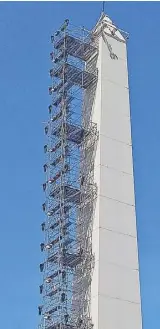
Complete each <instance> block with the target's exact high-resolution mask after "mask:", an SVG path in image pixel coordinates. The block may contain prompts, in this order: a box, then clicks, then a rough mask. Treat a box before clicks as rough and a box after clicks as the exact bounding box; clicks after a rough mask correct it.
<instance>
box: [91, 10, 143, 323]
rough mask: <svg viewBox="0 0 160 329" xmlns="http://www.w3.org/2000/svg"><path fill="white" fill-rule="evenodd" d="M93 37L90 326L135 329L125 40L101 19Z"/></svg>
mask: <svg viewBox="0 0 160 329" xmlns="http://www.w3.org/2000/svg"><path fill="white" fill-rule="evenodd" d="M93 35H94V36H97V42H98V47H99V55H98V60H97V68H98V83H97V88H96V94H95V100H94V106H93V109H92V121H93V122H95V123H97V126H98V131H99V140H98V145H97V150H96V157H95V182H96V183H97V187H98V196H97V201H96V209H95V216H94V223H93V236H92V241H93V253H94V255H95V265H94V270H93V277H92V285H91V314H92V321H93V324H94V328H95V329H141V328H142V321H141V299H140V287H139V265H138V249H137V231H136V215H135V198H134V178H133V161H132V140H131V123H130V104H129V87H128V70H127V54H126V40H125V37H124V35H123V33H121V32H120V31H119V30H117V28H116V27H115V25H114V24H113V23H112V21H111V20H110V19H109V18H108V17H107V16H106V15H105V14H102V15H101V18H100V20H99V21H98V23H97V25H96V26H95V28H94V30H93Z"/></svg>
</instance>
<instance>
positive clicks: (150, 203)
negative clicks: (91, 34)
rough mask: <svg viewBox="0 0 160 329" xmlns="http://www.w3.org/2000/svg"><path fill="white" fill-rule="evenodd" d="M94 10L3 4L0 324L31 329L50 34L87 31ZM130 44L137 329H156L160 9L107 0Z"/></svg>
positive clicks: (95, 6) (159, 294)
mask: <svg viewBox="0 0 160 329" xmlns="http://www.w3.org/2000/svg"><path fill="white" fill-rule="evenodd" d="M100 11H101V3H100V2H48V3H47V2H46V3H45V2H28V3H27V2H15V3H14V2H0V111H1V117H0V150H1V162H0V184H1V192H0V193H1V224H0V251H1V253H0V260H1V262H0V268H1V270H0V284H1V289H0V318H1V320H0V322H1V325H0V326H1V328H5V329H36V328H37V323H38V316H37V305H38V303H39V301H40V297H39V289H38V287H39V284H40V282H41V280H40V279H41V278H40V273H39V262H40V259H41V258H40V257H41V254H40V249H39V244H40V242H41V239H42V237H43V236H42V234H41V230H40V223H41V222H42V221H43V214H42V211H41V204H42V201H43V194H42V191H41V184H42V182H43V171H42V165H43V161H44V155H43V144H44V141H45V139H44V135H43V125H42V124H41V122H42V121H43V120H45V119H46V118H47V115H48V112H47V107H48V104H49V96H48V85H49V82H50V80H49V76H48V69H49V68H50V61H49V52H50V50H51V45H50V43H49V41H50V34H51V33H52V31H53V30H55V29H56V28H57V27H59V25H60V24H61V23H62V22H63V20H64V19H65V18H69V19H70V20H71V22H72V23H73V24H75V25H84V26H86V27H87V28H89V29H90V28H92V27H93V25H94V24H95V22H96V20H97V19H98V18H99V15H100ZM106 12H107V13H108V14H109V15H110V16H111V17H112V18H113V20H114V21H115V22H116V23H117V24H118V26H119V27H121V28H123V29H124V30H127V31H128V32H129V33H130V40H129V44H128V53H129V72H130V92H131V113H132V133H133V147H134V149H133V151H134V161H135V164H134V168H135V189H136V202H137V225H138V240H139V257H140V278H141V293H142V308H143V321H144V327H143V328H144V329H159V328H160V315H159V314H160V256H159V254H160V41H159V40H160V37H159V33H160V32H159V31H160V20H159V17H160V2H157V3H156V2H153V3H152V2H148V3H147V2H143V3H142V2H139V3H138V2H131V3H129V2H123V3H122V2H108V3H106ZM135 329H136V328H135Z"/></svg>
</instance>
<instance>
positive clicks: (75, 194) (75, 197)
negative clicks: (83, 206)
mask: <svg viewBox="0 0 160 329" xmlns="http://www.w3.org/2000/svg"><path fill="white" fill-rule="evenodd" d="M61 192H62V193H63V194H64V200H65V201H67V202H71V203H76V204H79V203H80V190H79V189H77V188H74V187H72V186H70V185H64V186H62V188H60V186H57V187H56V188H55V189H54V190H53V191H51V192H50V196H51V197H53V198H55V199H57V198H59V197H60V193H61Z"/></svg>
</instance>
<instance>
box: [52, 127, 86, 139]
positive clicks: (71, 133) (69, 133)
mask: <svg viewBox="0 0 160 329" xmlns="http://www.w3.org/2000/svg"><path fill="white" fill-rule="evenodd" d="M62 131H64V132H65V134H66V138H67V140H69V141H70V142H73V143H76V144H80V143H81V142H82V140H83V138H84V136H86V135H88V134H89V131H87V130H85V129H84V128H82V127H80V126H78V125H73V124H69V123H66V124H60V125H59V126H58V127H56V128H55V129H54V130H53V131H52V134H53V135H55V136H57V137H60V136H61V132H62Z"/></svg>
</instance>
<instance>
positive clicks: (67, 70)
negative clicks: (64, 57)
mask: <svg viewBox="0 0 160 329" xmlns="http://www.w3.org/2000/svg"><path fill="white" fill-rule="evenodd" d="M53 75H54V76H55V77H56V78H59V79H63V76H64V77H65V79H68V82H70V81H72V82H73V83H74V84H75V85H78V86H80V87H82V88H84V89H86V88H88V87H89V85H90V84H91V83H93V82H95V81H96V80H97V71H96V72H95V74H93V73H90V72H88V71H83V70H81V69H79V68H78V67H76V66H74V65H71V64H69V63H65V64H62V65H60V66H59V67H58V69H57V70H55V72H53Z"/></svg>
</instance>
